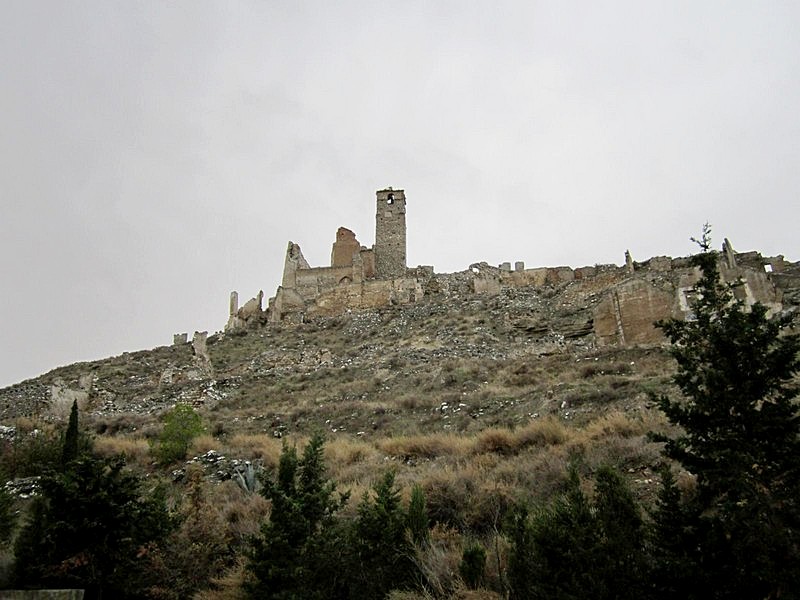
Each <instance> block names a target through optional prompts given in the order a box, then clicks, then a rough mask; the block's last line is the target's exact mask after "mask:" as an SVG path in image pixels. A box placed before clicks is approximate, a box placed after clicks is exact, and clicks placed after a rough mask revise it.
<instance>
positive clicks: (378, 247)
mask: <svg viewBox="0 0 800 600" xmlns="http://www.w3.org/2000/svg"><path fill="white" fill-rule="evenodd" d="M376 195H377V209H376V211H375V270H376V276H377V277H378V278H382V279H385V278H392V277H402V276H403V275H404V274H405V271H406V195H405V192H404V191H403V190H393V189H392V188H387V189H385V190H378V192H377V193H376Z"/></svg>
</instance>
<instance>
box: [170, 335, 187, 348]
mask: <svg viewBox="0 0 800 600" xmlns="http://www.w3.org/2000/svg"><path fill="white" fill-rule="evenodd" d="M188 341H189V334H188V333H176V334H174V335H173V336H172V344H173V345H174V346H178V345H180V344H185V343H186V342H188Z"/></svg>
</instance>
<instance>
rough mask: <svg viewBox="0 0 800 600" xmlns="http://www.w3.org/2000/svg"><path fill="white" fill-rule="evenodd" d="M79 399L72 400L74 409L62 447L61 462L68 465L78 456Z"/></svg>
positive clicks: (70, 415)
mask: <svg viewBox="0 0 800 600" xmlns="http://www.w3.org/2000/svg"><path fill="white" fill-rule="evenodd" d="M78 437H79V432H78V401H77V400H73V401H72V410H70V412H69V424H68V425H67V431H66V433H65V434H64V445H63V446H62V448H61V464H62V466H66V465H67V464H68V463H69V462H71V461H73V460H75V459H76V458H77V457H78Z"/></svg>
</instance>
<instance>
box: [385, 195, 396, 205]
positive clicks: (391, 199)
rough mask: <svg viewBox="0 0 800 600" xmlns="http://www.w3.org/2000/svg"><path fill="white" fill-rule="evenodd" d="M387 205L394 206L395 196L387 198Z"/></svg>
mask: <svg viewBox="0 0 800 600" xmlns="http://www.w3.org/2000/svg"><path fill="white" fill-rule="evenodd" d="M386 204H394V194H389V195H388V196H386Z"/></svg>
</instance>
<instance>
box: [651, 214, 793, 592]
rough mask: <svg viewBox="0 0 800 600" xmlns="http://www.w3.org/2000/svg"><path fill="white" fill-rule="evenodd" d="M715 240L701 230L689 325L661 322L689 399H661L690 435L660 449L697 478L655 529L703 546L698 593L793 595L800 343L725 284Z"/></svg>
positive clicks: (782, 320) (783, 321)
mask: <svg viewBox="0 0 800 600" xmlns="http://www.w3.org/2000/svg"><path fill="white" fill-rule="evenodd" d="M709 234H710V228H708V227H707V226H706V227H704V231H703V237H702V238H701V240H699V244H700V246H701V249H702V250H703V251H702V252H701V253H700V254H698V255H696V256H695V257H694V262H695V264H696V265H697V266H698V267H699V268H700V270H701V272H702V275H701V278H700V280H699V282H698V283H697V285H696V286H695V288H694V291H695V298H696V299H695V301H694V302H693V304H692V310H693V316H692V318H690V319H687V320H675V319H673V320H669V321H665V322H661V323H659V326H660V327H661V328H662V329H663V330H664V332H665V334H666V335H667V337H668V338H669V340H670V341H671V342H672V347H671V354H672V356H673V357H674V358H675V360H676V361H677V363H678V372H677V375H676V376H675V383H676V384H677V386H678V387H679V388H680V391H681V392H682V396H683V397H682V398H679V399H673V398H670V397H669V396H662V397H661V398H660V399H659V404H660V407H661V409H662V410H663V411H664V413H665V414H666V416H667V417H668V419H669V420H670V421H671V422H672V423H674V424H676V425H679V426H680V427H681V428H682V432H683V433H681V434H680V435H678V436H677V437H675V438H672V439H666V446H665V453H666V455H667V456H668V457H670V458H672V459H674V460H676V461H678V462H679V463H680V464H681V465H682V466H683V467H684V468H685V469H686V470H687V471H689V472H690V473H692V474H694V475H696V477H697V494H696V497H695V498H694V500H693V502H694V505H691V504H688V503H687V504H686V506H685V507H684V509H685V510H683V511H682V512H681V514H680V516H681V518H682V519H683V522H680V523H678V524H677V525H676V524H675V523H672V522H670V520H669V519H668V518H667V513H664V514H663V515H662V517H663V519H662V522H661V523H660V527H662V528H673V529H674V530H680V531H683V532H684V538H683V539H684V544H685V546H684V547H685V548H688V547H689V545H691V544H695V543H698V544H699V547H700V550H701V553H700V556H699V560H700V565H699V567H700V568H699V569H698V573H699V574H698V579H697V580H696V581H695V582H694V585H693V589H694V590H695V595H696V597H704V598H714V597H716V598H767V597H781V598H789V597H796V594H797V593H798V592H797V591H798V590H800V538H799V537H798V532H800V528H799V527H800V506H798V501H800V414H799V413H798V404H797V395H798V387H797V385H796V382H795V381H794V380H793V378H794V376H795V375H796V374H797V373H798V370H799V369H800V357H799V356H798V350H800V338H798V336H796V335H784V333H785V330H786V329H787V328H788V327H789V325H790V318H789V317H788V316H785V317H774V318H770V317H769V316H768V314H767V309H766V308H765V307H764V306H762V305H761V304H754V305H753V306H751V307H749V310H748V307H746V306H745V305H744V304H743V302H742V301H741V300H740V299H737V297H736V294H735V292H736V287H737V285H739V284H733V285H726V284H724V283H723V282H722V281H721V278H720V273H719V268H718V260H717V255H716V253H714V252H711V251H710V250H709V246H710V237H709ZM671 493H673V492H669V491H668V492H666V494H667V496H668V495H669V494H671ZM667 500H668V498H666V499H665V501H667ZM669 502H672V501H671V500H669ZM672 504H673V505H674V503H672ZM670 510H672V509H670ZM686 532H692V535H687V534H686ZM665 537H666V536H665V535H664V533H663V532H662V534H661V535H660V539H661V540H662V541H663V540H664V539H665ZM687 551H688V550H687Z"/></svg>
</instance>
